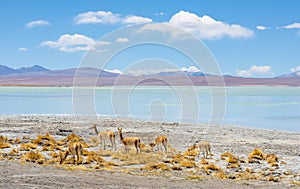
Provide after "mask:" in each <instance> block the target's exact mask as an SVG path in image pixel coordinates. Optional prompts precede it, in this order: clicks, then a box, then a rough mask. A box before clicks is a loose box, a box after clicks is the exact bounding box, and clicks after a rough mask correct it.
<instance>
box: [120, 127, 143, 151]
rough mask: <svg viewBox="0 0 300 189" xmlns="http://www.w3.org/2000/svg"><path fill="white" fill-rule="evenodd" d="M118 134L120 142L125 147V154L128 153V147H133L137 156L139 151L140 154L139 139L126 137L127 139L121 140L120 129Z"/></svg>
mask: <svg viewBox="0 0 300 189" xmlns="http://www.w3.org/2000/svg"><path fill="white" fill-rule="evenodd" d="M118 133H119V136H120V140H121V141H122V143H123V144H124V146H125V151H126V153H128V152H129V148H128V147H129V146H135V149H136V153H137V154H138V153H139V151H140V153H141V146H140V145H141V139H140V138H139V137H127V138H123V134H122V128H118Z"/></svg>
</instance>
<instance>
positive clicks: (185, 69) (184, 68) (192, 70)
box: [180, 66, 201, 72]
mask: <svg viewBox="0 0 300 189" xmlns="http://www.w3.org/2000/svg"><path fill="white" fill-rule="evenodd" d="M180 70H181V71H183V72H201V71H200V70H199V69H198V68H197V67H195V66H190V67H189V68H186V67H182V68H180Z"/></svg>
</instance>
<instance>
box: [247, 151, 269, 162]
mask: <svg viewBox="0 0 300 189" xmlns="http://www.w3.org/2000/svg"><path fill="white" fill-rule="evenodd" d="M264 158H265V154H264V153H263V151H262V150H260V149H258V148H255V149H254V150H253V151H252V152H251V153H250V154H249V155H248V162H249V163H253V162H255V161H253V159H258V160H262V159H264Z"/></svg>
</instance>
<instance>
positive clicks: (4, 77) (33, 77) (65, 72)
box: [0, 65, 300, 86]
mask: <svg viewBox="0 0 300 189" xmlns="http://www.w3.org/2000/svg"><path fill="white" fill-rule="evenodd" d="M204 76H205V77H204ZM74 78H75V79H76V80H75V79H74ZM187 78H188V80H189V81H187ZM208 78H209V81H208V80H207V79H208ZM220 78H221V80H224V82H225V85H226V86H239V85H284V86H300V72H294V73H289V74H284V75H279V76H277V77H274V78H243V77H236V76H230V75H224V76H217V75H210V74H205V73H203V72H200V71H199V72H189V71H170V72H159V73H155V74H151V75H141V76H133V75H126V74H118V73H114V72H109V71H104V70H100V69H96V68H88V67H87V68H79V69H78V68H69V69H62V70H50V69H47V68H44V67H42V66H39V65H34V66H31V67H22V68H18V69H13V68H10V67H7V66H4V65H0V86H16V85H17V86H73V84H74V82H76V84H79V85H81V86H87V85H91V82H94V83H95V85H97V86H110V85H115V84H116V83H117V85H136V84H138V85H168V83H166V82H165V81H168V82H170V81H171V84H172V85H184V86H185V85H195V86H207V85H219V83H218V82H219V81H220Z"/></svg>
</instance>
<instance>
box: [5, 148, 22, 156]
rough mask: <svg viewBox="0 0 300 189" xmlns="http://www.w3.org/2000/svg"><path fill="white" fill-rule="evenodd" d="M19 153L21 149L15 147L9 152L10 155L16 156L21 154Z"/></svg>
mask: <svg viewBox="0 0 300 189" xmlns="http://www.w3.org/2000/svg"><path fill="white" fill-rule="evenodd" d="M19 153H20V151H19V149H17V148H13V149H12V150H11V151H10V152H9V153H8V154H9V155H10V156H16V155H19Z"/></svg>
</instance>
